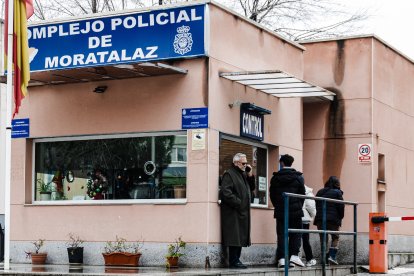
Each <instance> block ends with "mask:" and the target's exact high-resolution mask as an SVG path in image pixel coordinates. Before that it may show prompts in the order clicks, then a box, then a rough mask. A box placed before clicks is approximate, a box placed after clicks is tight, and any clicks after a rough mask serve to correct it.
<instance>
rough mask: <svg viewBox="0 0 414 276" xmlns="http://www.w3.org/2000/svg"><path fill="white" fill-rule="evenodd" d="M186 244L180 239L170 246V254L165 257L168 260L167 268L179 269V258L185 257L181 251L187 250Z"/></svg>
mask: <svg viewBox="0 0 414 276" xmlns="http://www.w3.org/2000/svg"><path fill="white" fill-rule="evenodd" d="M185 245H186V243H185V242H184V241H183V240H182V239H181V237H179V238H178V239H176V240H175V242H174V243H171V244H169V245H168V254H167V255H166V256H165V258H166V259H167V264H166V265H167V268H171V267H173V268H174V267H178V259H179V257H181V256H183V255H185V254H184V253H182V252H181V251H182V250H183V249H185Z"/></svg>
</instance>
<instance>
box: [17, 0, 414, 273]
mask: <svg viewBox="0 0 414 276" xmlns="http://www.w3.org/2000/svg"><path fill="white" fill-rule="evenodd" d="M223 26H225V27H223ZM135 32H136V33H135ZM118 36H119V37H118ZM29 37H30V39H29V46H30V48H31V53H32V62H31V68H32V74H31V85H30V88H29V95H28V97H27V98H26V99H25V100H24V101H23V105H22V107H21V110H20V113H19V115H18V117H17V119H20V120H21V119H29V125H30V134H29V137H27V138H22V139H14V140H13V143H12V189H11V205H12V206H11V213H12V216H11V225H10V227H11V258H12V260H11V261H12V262H27V261H28V260H26V259H25V254H24V251H27V250H28V248H29V247H30V242H31V241H34V240H37V239H40V238H42V239H46V244H45V250H46V251H47V252H48V253H49V254H48V262H49V263H56V264H57V263H67V257H66V247H65V242H66V241H67V239H68V234H69V233H75V234H76V235H79V236H80V237H81V238H82V239H84V240H85V241H86V243H85V253H84V262H85V263H86V264H94V265H100V264H103V258H102V255H101V252H103V248H104V246H105V243H106V241H113V240H115V238H116V236H118V237H123V238H126V239H127V240H144V241H145V243H144V247H143V249H142V251H143V256H142V257H141V265H143V266H154V265H163V264H164V262H165V261H164V255H165V254H166V252H167V244H168V243H171V242H173V241H174V240H175V239H176V238H178V237H182V239H183V240H184V241H186V242H187V243H188V248H187V249H186V253H187V254H186V256H184V257H183V258H182V265H183V266H199V267H201V266H204V265H205V262H206V258H207V257H209V261H210V263H211V265H212V266H221V265H224V263H223V260H224V256H225V253H224V250H223V248H222V247H221V245H220V243H221V237H220V205H219V203H218V191H219V178H220V175H221V174H222V173H223V172H224V171H225V170H226V169H227V168H229V167H230V166H231V160H232V156H233V155H234V154H235V153H237V152H244V153H246V155H247V159H248V162H249V163H251V164H252V166H253V172H254V174H255V176H256V189H255V191H254V197H253V199H252V231H251V233H252V244H253V245H252V246H251V247H250V248H248V249H246V250H243V255H242V259H243V261H244V262H246V263H249V264H273V263H275V249H276V246H275V242H276V234H275V229H276V228H275V220H274V219H273V207H272V206H271V203H270V202H269V195H268V190H269V181H270V178H271V176H272V173H273V172H274V171H277V170H278V157H279V155H281V154H285V153H288V154H291V155H293V156H294V157H295V162H294V167H295V168H297V169H298V170H304V173H305V180H306V183H307V184H308V185H309V186H310V187H312V188H314V190H315V191H316V190H317V189H319V188H321V187H322V186H323V182H324V180H326V178H327V177H328V176H329V175H337V176H339V177H340V178H341V180H342V186H343V190H344V191H345V198H346V199H347V200H350V201H357V202H359V203H360V206H359V208H358V225H359V232H360V233H361V239H360V243H359V244H360V246H359V253H360V254H359V258H360V261H363V262H365V261H366V260H367V247H368V243H367V238H366V235H365V234H366V232H367V225H368V220H367V217H368V213H369V212H371V211H377V210H386V211H389V212H390V213H392V214H397V213H399V212H400V211H402V210H406V209H407V208H411V207H407V206H411V205H410V204H411V203H410V201H409V197H408V195H409V189H410V188H408V187H409V185H410V183H411V182H410V179H411V177H410V170H409V165H410V164H411V163H410V162H411V161H413V158H411V157H412V156H411V155H412V154H411V153H412V151H411V149H412V147H411V144H410V143H411V141H410V139H409V138H408V137H409V134H410V131H411V130H408V129H407V128H406V126H407V125H408V123H409V120H410V118H411V117H410V116H411V115H410V113H411V109H410V105H411V104H412V103H411V102H412V101H408V100H403V95H404V96H405V93H406V90H409V89H410V84H411V83H410V81H411V80H408V78H402V77H401V78H397V76H399V75H398V74H395V75H394V72H395V70H397V71H399V70H401V71H403V72H408V74H411V75H412V71H413V68H414V67H413V66H412V61H409V60H408V59H406V58H404V57H403V56H401V55H400V54H398V53H396V52H395V51H394V50H393V49H390V48H388V47H387V46H386V44H384V43H383V42H382V41H380V40H379V39H377V38H375V37H364V38H357V39H350V40H340V41H325V42H307V43H304V44H302V45H299V44H297V43H293V42H289V41H286V40H284V39H282V38H281V37H279V36H277V35H276V34H275V33H273V32H271V31H269V30H266V29H263V28H261V27H260V26H259V25H257V24H255V23H254V22H251V21H249V20H247V19H244V18H242V17H240V16H238V15H236V14H234V13H233V12H231V11H229V10H227V9H225V8H223V7H222V6H220V5H219V4H216V3H212V2H205V3H204V2H203V3H199V4H195V5H184V6H173V7H163V8H159V9H154V10H150V11H147V10H142V11H131V12H127V13H122V14H108V15H100V16H99V17H85V18H78V19H76V21H74V20H68V21H59V22H46V23H42V24H38V25H32V26H30V35H29ZM148 37H149V38H148ZM159 37H162V38H159ZM147 38H148V39H147ZM45 45H46V46H45ZM65 45H66V46H67V47H66V46H65ZM45 47H46V48H45ZM129 47H131V48H129ZM45 49H46V50H47V51H46V50H45ZM131 49H132V50H131ZM374 69H375V70H374ZM385 76H387V78H385ZM374 84H375V85H374ZM390 90H391V91H392V93H391V92H389V91H390ZM373 91H375V93H374V92H373ZM390 93H391V95H390ZM333 95H336V97H335V99H334V97H333ZM397 96H401V98H400V97H397ZM389 101H392V104H391V103H390V102H389ZM394 104H395V105H394ZM387 112H388V113H387ZM394 116H395V117H394ZM391 118H395V119H391ZM379 119H383V120H391V121H390V124H392V125H393V129H392V130H393V131H391V129H389V128H387V125H385V124H384V123H382V122H383V121H381V120H379ZM377 120H378V121H377ZM397 122H398V123H397ZM394 128H395V129H394ZM394 131H402V132H403V133H405V135H404V137H401V136H400V135H395V133H396V132H394ZM381 137H383V138H381ZM360 144H370V145H371V147H372V149H373V150H372V152H373V153H372V160H371V162H365V163H359V162H358V150H357V149H358V145H360ZM397 152H398V153H397ZM401 155H402V156H404V160H405V161H404V162H403V161H402V160H399V159H398V157H401ZM410 156H411V157H410ZM397 159H398V160H399V161H400V162H397V161H396V162H393V160H397ZM385 160H386V162H385ZM401 162H403V163H401ZM397 164H398V165H397ZM400 165H401V166H400ZM390 166H391V167H390ZM401 170H403V171H401ZM377 172H378V176H377V174H376V173H377ZM401 178H403V179H401ZM393 183H396V184H393ZM391 185H396V187H400V186H399V185H401V189H407V190H403V191H404V192H405V194H406V196H405V197H404V201H400V200H401V197H400V195H399V193H400V192H401V191H400V189H397V188H393V186H391ZM391 187H392V188H391ZM42 188H45V189H42ZM48 188H51V189H50V190H49V193H48V191H47V189H48ZM362 190H363V191H364V192H362V193H361V191H362ZM397 190H398V191H397ZM41 192H42V193H41ZM352 217H353V216H352V213H351V212H349V211H348V210H347V213H346V219H345V223H344V228H350V227H351V225H352ZM411 232H412V231H410V230H408V229H407V230H403V229H401V228H398V227H396V228H394V226H392V227H391V228H390V234H393V235H395V237H396V243H395V244H396V247H395V248H394V247H393V246H391V248H392V249H395V250H400V248H403V247H400V246H399V245H398V246H397V244H399V241H400V239H398V238H402V239H410V237H411V235H412V233H411ZM397 240H398V241H397ZM312 242H313V244H314V245H315V246H314V247H315V251H316V252H317V251H318V247H319V246H318V239H317V237H316V236H315V237H313V238H312ZM393 244H394V243H393ZM344 246H345V245H344ZM404 248H405V249H406V250H411V249H410V248H409V247H408V245H405V247H404ZM346 257H347V256H345V254H344V255H343V258H344V259H346Z"/></svg>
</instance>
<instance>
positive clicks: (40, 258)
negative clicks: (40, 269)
mask: <svg viewBox="0 0 414 276" xmlns="http://www.w3.org/2000/svg"><path fill="white" fill-rule="evenodd" d="M44 242H45V240H44V239H39V240H37V241H34V242H32V244H33V245H34V247H35V250H34V252H31V251H25V253H26V258H31V259H32V264H35V265H37V264H45V263H46V258H47V253H45V252H40V248H42V246H43V245H44Z"/></svg>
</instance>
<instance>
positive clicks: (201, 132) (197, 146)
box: [191, 129, 206, 150]
mask: <svg viewBox="0 0 414 276" xmlns="http://www.w3.org/2000/svg"><path fill="white" fill-rule="evenodd" d="M191 137H192V139H191V150H204V149H205V148H206V130H205V129H193V130H192V135H191Z"/></svg>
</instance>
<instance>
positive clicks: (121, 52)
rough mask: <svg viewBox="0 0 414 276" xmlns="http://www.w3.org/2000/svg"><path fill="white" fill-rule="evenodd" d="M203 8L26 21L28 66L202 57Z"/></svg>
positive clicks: (44, 67) (39, 68) (64, 66)
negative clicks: (80, 18) (27, 23)
mask: <svg viewBox="0 0 414 276" xmlns="http://www.w3.org/2000/svg"><path fill="white" fill-rule="evenodd" d="M205 9H206V5H205V4H202V5H194V6H186V7H177V8H171V9H159V10H155V11H149V12H148V11H147V12H139V13H138V12H137V13H131V14H123V15H116V16H107V17H97V18H89V19H82V20H78V21H72V22H61V23H54V24H44V25H43V24H39V25H31V26H29V28H28V38H29V56H30V70H31V72H36V71H45V70H57V69H69V68H79V67H92V66H103V65H108V64H125V63H137V62H144V61H153V60H163V59H173V58H183V57H196V56H203V55H205V54H206V52H205V45H204V29H205V28H204V24H205V18H204V17H205Z"/></svg>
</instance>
